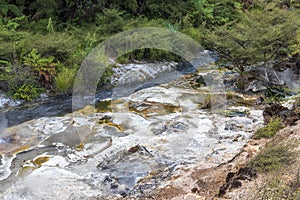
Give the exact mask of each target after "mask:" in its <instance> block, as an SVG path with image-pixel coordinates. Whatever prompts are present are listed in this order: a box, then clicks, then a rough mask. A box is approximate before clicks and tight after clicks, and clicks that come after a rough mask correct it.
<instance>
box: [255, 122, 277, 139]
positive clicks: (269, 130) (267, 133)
mask: <svg viewBox="0 0 300 200" xmlns="http://www.w3.org/2000/svg"><path fill="white" fill-rule="evenodd" d="M282 128H283V125H282V122H281V119H280V118H273V119H271V120H270V122H269V123H268V124H267V125H266V126H264V127H262V128H260V129H258V130H257V131H256V133H255V134H254V135H253V137H252V138H253V139H260V138H271V137H273V136H275V135H276V133H277V131H279V130H280V129H282Z"/></svg>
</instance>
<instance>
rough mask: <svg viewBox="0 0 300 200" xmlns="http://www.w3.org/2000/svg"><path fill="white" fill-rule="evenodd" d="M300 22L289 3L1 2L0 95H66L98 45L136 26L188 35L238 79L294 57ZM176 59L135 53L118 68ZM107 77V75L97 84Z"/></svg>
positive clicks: (295, 7) (279, 0)
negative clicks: (261, 65)
mask: <svg viewBox="0 0 300 200" xmlns="http://www.w3.org/2000/svg"><path fill="white" fill-rule="evenodd" d="M299 21H300V17H299V3H297V2H296V1H286V0H270V1H260V0H253V1H248V0H222V1H217V0H186V1H179V0H175V1H174V0H172V1H171V0H165V1H154V0H147V2H146V1H145V0H123V1H120V0H112V1H108V0H82V1H66V0H35V1H28V0H18V1H14V0H2V1H1V2H0V43H1V45H0V89H1V90H4V91H9V93H10V94H12V95H13V96H15V97H16V98H26V97H25V96H26V95H25V96H23V95H14V94H15V93H16V92H17V91H18V93H19V94H21V93H22V92H23V91H24V90H23V89H24V88H26V87H29V85H30V87H32V88H36V89H38V88H44V89H47V90H48V91H52V92H55V91H57V92H70V91H71V90H70V88H71V85H72V83H73V80H72V79H74V76H73V74H75V72H76V70H77V69H78V68H79V66H80V65H81V63H82V61H83V60H84V58H85V57H86V56H87V55H88V54H89V52H90V51H91V50H92V49H93V48H94V47H95V46H96V45H97V44H99V43H100V42H102V41H104V40H105V39H107V38H109V37H110V36H112V35H114V34H116V33H119V32H122V31H126V30H130V29H133V28H140V27H164V28H168V29H170V30H172V31H174V32H177V31H178V32H182V33H184V34H187V35H188V36H190V37H192V38H193V39H195V40H196V41H198V42H199V43H200V44H202V45H203V46H205V47H206V48H209V49H211V50H215V51H216V52H218V53H219V54H220V56H221V60H220V61H221V62H222V63H223V64H225V65H234V66H235V69H237V70H239V71H241V72H242V71H243V68H244V66H245V65H249V64H256V63H258V62H268V61H270V60H274V59H285V58H287V57H288V56H298V55H299V51H300V50H299V48H300V45H299V44H300V39H299V28H298V27H299ZM297 29H298V30H297ZM297 31H298V35H297ZM168 42H171V43H172V42H174V41H172V40H168ZM182 51H185V49H184V45H183V49H182ZM181 59H182V58H180V57H179V56H177V55H174V54H172V53H169V52H166V51H162V50H157V49H140V50H135V51H132V52H129V53H127V54H125V55H122V56H121V57H120V58H118V61H119V62H123V63H124V62H130V61H131V60H146V61H162V60H175V61H180V60H181ZM110 75H111V71H109V70H108V71H107V72H106V73H105V77H104V78H103V79H102V82H101V83H100V84H99V85H100V86H103V85H105V83H106V82H107V80H108V77H109V76H110ZM66 77H68V78H66ZM19 88H20V89H19ZM21 88H22V89H21ZM26 94H27V93H26ZM34 96H36V95H32V97H31V98H34ZM26 99H28V98H26Z"/></svg>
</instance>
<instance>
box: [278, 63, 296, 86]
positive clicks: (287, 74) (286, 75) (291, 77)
mask: <svg viewBox="0 0 300 200" xmlns="http://www.w3.org/2000/svg"><path fill="white" fill-rule="evenodd" d="M278 74H279V76H280V78H281V80H283V81H284V82H285V84H286V85H287V87H288V88H290V89H292V90H296V91H298V90H300V75H299V74H296V73H295V72H293V70H292V69H290V68H289V69H286V70H285V71H283V72H278Z"/></svg>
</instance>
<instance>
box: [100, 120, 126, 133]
mask: <svg viewBox="0 0 300 200" xmlns="http://www.w3.org/2000/svg"><path fill="white" fill-rule="evenodd" d="M98 123H99V124H106V125H108V126H112V127H115V128H117V129H118V130H119V131H122V132H123V131H125V130H126V129H125V128H124V127H123V126H121V125H118V124H115V123H113V122H112V121H111V120H110V119H100V120H99V121H98Z"/></svg>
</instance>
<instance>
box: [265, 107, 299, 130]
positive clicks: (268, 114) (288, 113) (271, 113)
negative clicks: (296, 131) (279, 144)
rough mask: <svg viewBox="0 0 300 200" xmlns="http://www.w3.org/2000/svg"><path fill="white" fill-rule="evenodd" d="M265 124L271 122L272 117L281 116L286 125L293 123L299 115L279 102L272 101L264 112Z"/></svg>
mask: <svg viewBox="0 0 300 200" xmlns="http://www.w3.org/2000/svg"><path fill="white" fill-rule="evenodd" d="M263 116H264V122H265V124H267V123H269V122H270V120H271V119H272V118H281V119H282V121H283V122H284V123H285V124H286V125H293V124H294V123H295V122H296V121H297V120H299V117H298V115H297V114H296V113H295V112H294V111H293V110H290V109H288V108H286V107H284V106H282V105H281V104H279V103H271V104H270V105H268V106H267V107H266V108H265V109H264V112H263Z"/></svg>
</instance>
